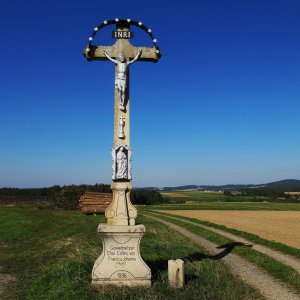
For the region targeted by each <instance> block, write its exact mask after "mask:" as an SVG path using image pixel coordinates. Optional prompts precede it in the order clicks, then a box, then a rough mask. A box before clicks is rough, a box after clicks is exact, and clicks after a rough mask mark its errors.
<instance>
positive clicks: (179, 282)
mask: <svg viewBox="0 0 300 300" xmlns="http://www.w3.org/2000/svg"><path fill="white" fill-rule="evenodd" d="M168 275H169V286H170V287H171V288H177V289H178V288H179V289H180V288H183V287H184V261H183V260H182V259H176V260H172V259H170V260H168Z"/></svg>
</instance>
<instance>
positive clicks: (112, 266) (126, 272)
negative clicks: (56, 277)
mask: <svg viewBox="0 0 300 300" xmlns="http://www.w3.org/2000/svg"><path fill="white" fill-rule="evenodd" d="M98 232H99V235H100V236H101V239H102V243H103V251H102V254H101V255H100V257H99V258H98V259H97V260H96V262H95V264H94V268H93V271H92V285H93V287H95V288H97V287H100V286H110V285H112V286H132V287H150V286H151V270H150V269H149V267H148V266H147V265H146V264H145V262H144V261H143V259H142V258H141V255H140V241H141V238H142V236H143V234H144V233H145V226H144V225H134V226H120V225H119V226H114V225H106V224H100V225H99V226H98Z"/></svg>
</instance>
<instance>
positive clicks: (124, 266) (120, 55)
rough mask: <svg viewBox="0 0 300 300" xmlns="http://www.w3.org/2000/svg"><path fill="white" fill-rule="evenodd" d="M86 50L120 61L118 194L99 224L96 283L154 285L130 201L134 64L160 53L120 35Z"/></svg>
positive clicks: (124, 25) (125, 26) (125, 27)
mask: <svg viewBox="0 0 300 300" xmlns="http://www.w3.org/2000/svg"><path fill="white" fill-rule="evenodd" d="M117 20H118V19H116V22H118V21H117ZM106 23H107V22H106ZM104 24H105V22H104ZM116 30H117V31H124V32H126V31H129V30H130V24H129V22H126V21H125V22H119V23H116ZM89 40H90V41H91V40H93V38H92V37H90V39H89ZM153 41H154V40H153ZM155 43H156V42H155ZM84 55H85V57H86V58H87V59H88V60H90V61H91V60H110V61H111V62H113V63H114V64H115V99H114V144H113V149H112V159H113V164H112V171H113V174H112V179H113V183H112V185H111V190H112V192H113V200H112V203H111V204H110V205H109V207H108V208H107V209H106V211H105V216H106V218H107V225H106V224H100V225H99V227H98V232H99V235H100V237H101V239H102V242H103V252H102V254H101V256H100V257H99V258H98V259H97V260H96V262H95V264H94V268H93V272H92V285H93V286H94V287H100V286H106V285H115V286H119V285H127V286H143V287H150V286H151V281H150V279H151V270H150V269H149V267H148V266H147V265H146V264H145V262H144V261H143V260H142V258H141V256H140V248H139V245H140V240H141V238H142V236H143V234H144V232H145V227H144V226H143V225H135V219H136V217H137V210H136V208H135V207H134V206H133V205H132V204H131V202H130V191H131V189H132V186H131V184H130V181H131V179H132V174H131V149H130V118H129V114H130V97H129V65H131V64H132V63H134V62H135V61H151V62H157V61H158V60H159V58H160V56H161V54H160V52H159V51H158V49H156V48H155V47H151V48H150V47H134V46H133V45H132V44H131V43H130V42H129V40H128V39H118V40H117V41H116V43H115V44H114V45H112V46H92V45H91V44H90V43H89V45H88V46H87V47H86V48H85V50H84Z"/></svg>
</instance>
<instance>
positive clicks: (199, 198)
mask: <svg viewBox="0 0 300 300" xmlns="http://www.w3.org/2000/svg"><path fill="white" fill-rule="evenodd" d="M233 194H234V196H224V193H223V192H202V191H199V192H198V191H183V192H182V191H168V192H164V191H162V192H161V195H162V196H163V197H164V198H169V199H170V200H174V198H176V200H185V201H194V202H210V201H212V202H216V201H231V202H245V201H246V202H247V201H251V200H253V199H254V197H252V196H241V195H240V193H233ZM180 195H181V197H180Z"/></svg>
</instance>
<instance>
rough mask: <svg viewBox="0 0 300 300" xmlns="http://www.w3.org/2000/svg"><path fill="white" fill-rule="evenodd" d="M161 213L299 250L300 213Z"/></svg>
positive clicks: (228, 211)
mask: <svg viewBox="0 0 300 300" xmlns="http://www.w3.org/2000/svg"><path fill="white" fill-rule="evenodd" d="M162 212H164V213H166V212H167V213H170V214H173V215H180V216H184V217H189V218H195V219H200V220H205V221H209V222H212V223H217V224H221V225H225V226H227V227H231V228H235V229H238V230H241V231H246V232H249V233H253V234H256V235H258V236H260V237H262V238H264V239H267V240H273V241H277V242H280V243H283V244H286V245H289V246H292V247H296V248H298V249H300V211H232V210H227V211H219V210H206V211H201V210H176V211H174V210H173V211H172V210H168V211H165V210H164V211H162Z"/></svg>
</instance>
